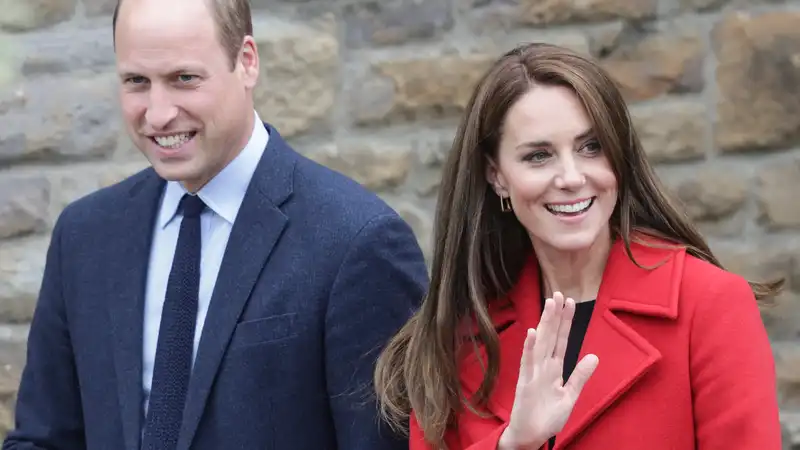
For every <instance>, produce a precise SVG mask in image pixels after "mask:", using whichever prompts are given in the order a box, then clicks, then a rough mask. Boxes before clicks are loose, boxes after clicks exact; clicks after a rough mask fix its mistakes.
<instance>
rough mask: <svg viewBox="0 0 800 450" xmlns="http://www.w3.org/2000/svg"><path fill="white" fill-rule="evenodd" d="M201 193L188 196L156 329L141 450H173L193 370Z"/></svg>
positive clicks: (184, 199) (183, 204)
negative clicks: (162, 308) (156, 336)
mask: <svg viewBox="0 0 800 450" xmlns="http://www.w3.org/2000/svg"><path fill="white" fill-rule="evenodd" d="M204 207H205V204H204V203H203V201H202V200H200V197H197V196H193V195H185V196H184V197H183V199H181V204H180V209H181V210H182V211H183V220H182V221H181V229H180V234H179V235H178V244H177V246H176V248H175V256H174V258H173V262H172V270H171V271H170V274H169V281H168V284H167V294H166V297H165V299H164V310H163V312H162V313H161V325H160V327H159V332H158V344H157V347H156V357H155V363H154V366H153V381H152V389H151V391H150V392H151V395H150V402H149V407H148V413H147V423H146V427H145V432H144V437H143V444H142V449H143V450H174V449H175V447H176V446H177V443H178V433H179V431H180V429H181V422H182V419H183V409H184V405H185V404H186V391H187V387H188V386H189V377H190V374H191V369H192V350H193V347H194V331H195V321H196V318H197V296H198V292H199V285H200V213H201V212H202V211H203V208H204Z"/></svg>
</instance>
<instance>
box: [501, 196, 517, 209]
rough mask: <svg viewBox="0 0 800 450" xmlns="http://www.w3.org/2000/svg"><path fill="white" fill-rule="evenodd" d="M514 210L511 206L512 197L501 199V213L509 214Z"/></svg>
mask: <svg viewBox="0 0 800 450" xmlns="http://www.w3.org/2000/svg"><path fill="white" fill-rule="evenodd" d="M512 209H514V208H513V207H512V206H511V198H510V197H500V211H503V212H509V211H511V210H512Z"/></svg>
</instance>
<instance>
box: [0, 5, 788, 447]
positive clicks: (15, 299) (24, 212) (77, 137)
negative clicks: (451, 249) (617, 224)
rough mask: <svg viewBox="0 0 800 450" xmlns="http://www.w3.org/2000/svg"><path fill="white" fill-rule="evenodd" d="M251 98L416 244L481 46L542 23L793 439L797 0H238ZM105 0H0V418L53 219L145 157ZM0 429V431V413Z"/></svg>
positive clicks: (506, 41) (424, 236) (425, 228)
mask: <svg viewBox="0 0 800 450" xmlns="http://www.w3.org/2000/svg"><path fill="white" fill-rule="evenodd" d="M252 4H253V7H254V10H255V15H256V34H257V38H258V42H259V48H260V51H261V58H262V59H261V61H262V63H263V79H262V81H261V84H260V88H259V90H258V93H257V105H258V110H259V112H260V114H261V115H262V117H264V118H265V119H266V120H268V121H271V122H273V123H274V124H275V125H277V126H278V128H279V129H280V130H281V132H282V133H283V134H284V135H285V136H288V137H289V139H290V141H291V142H292V143H293V144H294V145H295V146H296V148H297V149H299V150H300V151H302V152H304V153H306V154H308V155H310V156H311V157H312V158H314V159H316V160H318V161H321V162H323V163H324V164H326V165H328V166H330V167H333V168H335V169H337V170H340V171H343V172H345V173H347V174H350V175H351V176H353V177H354V178H356V179H357V180H359V181H360V182H362V183H363V184H365V185H366V186H368V187H369V188H370V189H373V190H375V191H377V192H379V193H380V194H381V195H382V196H383V197H384V198H385V199H387V200H388V201H389V202H390V203H391V204H392V205H394V206H395V207H396V208H397V209H398V210H399V211H400V212H401V213H402V214H403V216H404V217H406V218H407V219H408V221H409V222H410V223H411V224H412V225H413V227H414V229H415V231H416V233H417V235H418V237H419V239H420V241H421V242H422V243H423V246H424V247H425V248H426V251H427V249H428V248H429V244H430V242H429V241H430V239H431V235H430V231H431V230H430V229H431V213H432V209H433V206H434V203H435V193H436V191H437V184H438V183H437V178H438V176H439V171H440V166H441V163H442V158H443V156H444V154H445V152H446V151H447V149H448V145H449V143H450V141H451V139H452V134H453V131H454V126H455V123H456V118H457V116H458V114H459V112H460V111H461V110H462V108H463V107H464V104H465V103H466V101H467V98H468V95H469V93H470V89H471V87H472V85H473V84H474V83H475V81H476V80H477V79H478V76H479V75H480V74H481V71H482V70H484V69H485V68H486V67H487V65H488V64H489V62H490V61H491V59H492V58H493V57H495V56H497V55H498V54H499V53H500V52H502V51H504V50H506V49H508V48H510V47H511V46H513V45H514V44H516V43H519V42H523V41H532V40H544V41H548V42H551V43H557V44H562V45H565V46H568V47H570V48H574V49H577V50H579V51H581V52H585V53H590V54H592V55H594V56H596V57H598V58H600V59H601V61H602V64H603V65H604V66H605V67H606V68H607V69H608V70H609V71H610V72H611V73H612V74H613V76H614V78H615V79H616V80H617V81H618V82H619V84H620V86H621V87H622V89H623V91H624V93H625V96H626V97H627V99H628V100H629V101H630V103H631V106H632V112H633V114H634V116H635V120H636V123H637V126H638V127H639V131H640V133H641V135H642V136H643V139H644V143H645V147H646V149H647V151H648V152H649V154H650V155H651V157H652V159H653V161H655V162H656V163H657V165H658V166H657V167H658V171H659V173H660V174H661V175H662V176H663V178H664V180H665V181H666V182H667V184H668V185H669V186H670V188H671V189H672V191H673V192H674V193H675V194H676V195H677V196H678V197H679V198H680V199H681V200H682V201H683V203H684V204H685V206H686V209H687V211H688V213H689V214H690V215H691V216H692V217H693V218H694V219H695V220H696V221H697V222H698V223H700V224H701V226H702V229H703V231H704V232H705V233H706V235H707V236H708V238H709V239H710V240H711V242H712V244H713V248H714V250H716V251H717V252H719V255H720V257H721V258H722V259H723V261H724V262H725V263H726V264H728V265H729V267H730V269H731V270H734V271H736V272H739V273H742V274H744V275H747V276H752V277H767V276H775V275H780V276H784V277H786V278H787V280H788V286H789V290H788V291H787V293H786V294H785V295H784V296H783V297H782V298H781V299H780V301H779V303H778V305H777V306H776V307H774V308H772V309H769V310H765V311H764V320H765V323H766V324H767V326H768V328H769V331H770V333H771V336H772V338H773V339H774V350H775V354H776V358H777V370H778V376H779V382H780V389H779V393H778V395H779V396H780V400H781V404H782V406H783V408H784V411H785V414H784V421H785V423H786V429H787V437H789V436H792V435H793V436H794V437H793V438H787V444H786V446H787V448H789V445H791V444H790V443H789V441H791V440H793V441H794V442H795V443H796V445H797V446H798V447H797V448H800V306H798V305H799V303H798V299H800V200H798V197H800V195H799V194H800V89H798V87H799V86H800V0H792V1H785V2H783V1H778V0H586V1H579V2H575V1H573V0H305V1H304V0H284V1H279V0H253V2H252ZM112 9H113V1H112V0H0V10H2V14H0V123H1V124H2V126H1V127H0V322H2V323H3V324H4V325H2V326H0V362H2V365H0V367H2V368H3V369H4V370H3V371H2V372H3V375H4V376H3V377H2V378H0V387H1V388H2V389H1V390H2V393H3V396H2V401H3V402H4V403H3V404H4V405H5V406H4V407H0V427H8V426H9V424H10V420H11V417H12V401H13V395H14V391H15V389H16V383H17V377H18V374H19V370H20V368H21V366H22V364H23V361H24V345H25V337H26V331H27V329H26V325H25V324H26V322H28V321H29V320H30V317H31V313H32V310H33V306H34V303H35V299H36V293H37V290H38V284H39V281H40V277H41V274H42V265H43V262H44V255H45V249H46V246H47V242H48V238H49V232H50V230H51V227H52V225H53V223H54V220H55V218H56V217H57V215H58V213H59V212H60V211H61V209H62V208H63V207H64V205H66V204H67V203H68V202H69V201H71V200H73V199H75V198H76V197H77V196H79V195H82V194H85V193H87V192H90V191H91V190H94V189H97V188H99V187H101V186H105V185H108V184H110V183H113V182H115V181H117V180H119V179H121V178H122V177H124V176H126V175H128V174H130V173H132V172H134V171H136V170H138V169H140V168H142V167H144V165H145V161H144V160H143V158H141V157H140V156H139V155H138V153H137V152H136V151H135V150H134V149H133V148H132V147H131V145H130V143H129V142H128V141H127V138H126V137H125V136H124V134H123V132H122V131H121V128H120V127H119V122H118V119H117V117H118V111H117V106H116V98H115V91H114V83H115V78H114V75H113V51H112V44H111V32H110V28H111V27H110V13H111V11H112ZM0 431H2V430H0Z"/></svg>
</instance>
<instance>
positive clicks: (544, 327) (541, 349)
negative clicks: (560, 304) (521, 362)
mask: <svg viewBox="0 0 800 450" xmlns="http://www.w3.org/2000/svg"><path fill="white" fill-rule="evenodd" d="M555 320H556V304H555V301H554V300H553V299H552V298H548V299H546V300H545V301H544V310H543V311H542V318H541V319H540V320H539V326H538V327H536V344H535V345H534V347H533V359H534V363H539V362H541V361H544V360H545V358H548V357H549V356H550V355H552V354H553V350H552V347H550V351H549V352H548V350H547V339H548V337H550V338H552V336H551V335H552V334H553V333H554V330H553V328H554V326H557V325H554V322H555Z"/></svg>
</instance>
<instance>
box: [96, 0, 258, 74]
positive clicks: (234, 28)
mask: <svg viewBox="0 0 800 450" xmlns="http://www.w3.org/2000/svg"><path fill="white" fill-rule="evenodd" d="M122 1H123V0H117V6H116V7H115V8H114V18H113V19H112V25H111V26H112V33H113V34H114V44H115V45H116V35H117V16H118V15H119V8H120V6H121V5H122ZM198 1H199V0H198ZM205 1H206V2H207V3H208V9H209V10H211V15H212V17H213V19H214V23H215V24H216V26H217V35H218V36H217V37H218V39H219V42H220V44H221V45H222V48H223V49H224V50H225V53H226V54H227V55H228V59H229V60H230V62H231V70H233V68H234V67H235V65H236V60H237V59H238V57H239V51H240V50H241V49H242V42H243V41H244V37H245V36H252V35H253V18H252V16H251V14H250V0H205Z"/></svg>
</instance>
